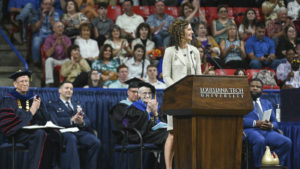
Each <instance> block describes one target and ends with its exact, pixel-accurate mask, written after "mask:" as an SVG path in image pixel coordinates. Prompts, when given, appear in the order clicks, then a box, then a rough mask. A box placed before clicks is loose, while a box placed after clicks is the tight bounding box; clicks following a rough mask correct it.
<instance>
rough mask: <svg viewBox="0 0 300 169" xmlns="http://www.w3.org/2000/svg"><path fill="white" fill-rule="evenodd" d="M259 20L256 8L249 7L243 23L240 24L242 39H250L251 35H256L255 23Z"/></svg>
mask: <svg viewBox="0 0 300 169" xmlns="http://www.w3.org/2000/svg"><path fill="white" fill-rule="evenodd" d="M257 22H258V20H257V14H256V12H255V10H254V9H252V8H249V9H247V10H246V12H245V14H244V18H243V20H242V23H241V24H240V26H239V35H240V37H241V40H244V41H246V40H248V38H250V37H251V36H253V35H255V25H256V23H257Z"/></svg>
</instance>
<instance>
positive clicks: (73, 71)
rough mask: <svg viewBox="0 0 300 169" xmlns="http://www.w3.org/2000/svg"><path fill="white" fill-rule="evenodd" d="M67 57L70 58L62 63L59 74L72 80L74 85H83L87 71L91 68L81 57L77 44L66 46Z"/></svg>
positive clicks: (86, 77) (67, 79)
mask: <svg viewBox="0 0 300 169" xmlns="http://www.w3.org/2000/svg"><path fill="white" fill-rule="evenodd" d="M68 57H69V58H70V60H68V61H66V62H65V63H64V64H63V65H62V67H61V75H62V76H63V77H65V78H66V79H65V80H66V81H69V82H72V83H73V85H74V87H83V86H84V85H86V83H87V79H88V73H87V72H88V71H90V70H91V68H90V66H89V64H88V62H87V61H86V60H85V59H83V58H82V57H81V55H80V48H79V46H78V45H71V46H70V47H69V48H68Z"/></svg>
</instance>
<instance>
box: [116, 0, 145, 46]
mask: <svg viewBox="0 0 300 169" xmlns="http://www.w3.org/2000/svg"><path fill="white" fill-rule="evenodd" d="M122 8H123V11H124V14H123V15H120V16H118V17H117V20H116V25H118V26H119V27H120V28H121V30H122V34H124V35H125V37H126V39H127V40H129V42H131V41H132V40H133V39H134V38H135V30H136V28H137V27H138V26H139V24H140V23H143V22H144V19H143V17H142V16H140V15H137V14H135V13H134V12H133V2H132V0H124V2H123V3H122Z"/></svg>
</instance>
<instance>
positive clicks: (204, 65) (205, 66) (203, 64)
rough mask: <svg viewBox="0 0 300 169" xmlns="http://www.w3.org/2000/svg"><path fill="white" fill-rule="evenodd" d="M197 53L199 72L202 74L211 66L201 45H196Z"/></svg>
mask: <svg viewBox="0 0 300 169" xmlns="http://www.w3.org/2000/svg"><path fill="white" fill-rule="evenodd" d="M196 47H197V49H198V51H199V54H200V59H201V72H202V74H206V73H207V72H208V70H209V69H210V68H213V66H211V64H210V63H208V62H207V60H206V50H205V49H204V47H203V46H196Z"/></svg>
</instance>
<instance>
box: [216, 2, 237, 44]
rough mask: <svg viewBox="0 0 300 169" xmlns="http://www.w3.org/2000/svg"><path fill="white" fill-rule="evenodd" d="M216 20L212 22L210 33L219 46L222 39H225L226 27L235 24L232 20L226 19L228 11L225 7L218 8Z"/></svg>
mask: <svg viewBox="0 0 300 169" xmlns="http://www.w3.org/2000/svg"><path fill="white" fill-rule="evenodd" d="M217 11H218V19H215V20H213V22H212V27H211V33H212V35H213V37H214V39H215V41H216V42H217V43H218V44H219V45H220V42H221V41H222V39H227V30H228V26H229V25H230V24H232V23H234V24H235V22H234V20H233V19H231V18H228V9H227V7H226V6H225V5H220V6H218V9H217Z"/></svg>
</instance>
